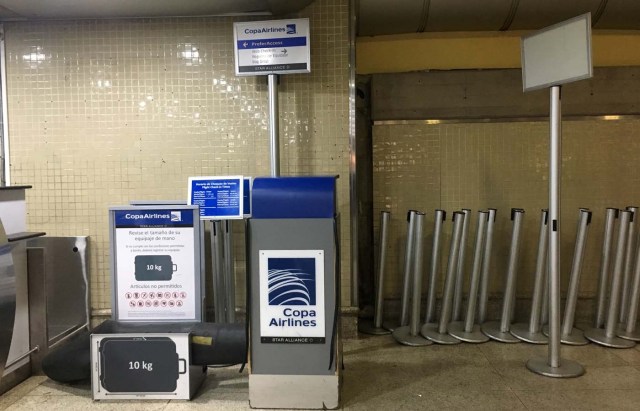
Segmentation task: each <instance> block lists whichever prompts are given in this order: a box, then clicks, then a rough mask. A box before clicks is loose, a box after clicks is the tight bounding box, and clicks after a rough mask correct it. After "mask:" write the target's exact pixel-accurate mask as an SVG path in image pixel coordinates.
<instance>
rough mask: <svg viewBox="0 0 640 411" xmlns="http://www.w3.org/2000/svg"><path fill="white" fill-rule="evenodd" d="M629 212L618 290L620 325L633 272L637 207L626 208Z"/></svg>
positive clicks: (625, 312)
mask: <svg viewBox="0 0 640 411" xmlns="http://www.w3.org/2000/svg"><path fill="white" fill-rule="evenodd" d="M627 211H630V212H631V220H630V221H629V232H628V233H627V248H626V250H625V253H624V270H623V274H622V289H621V290H620V323H621V324H624V323H625V322H626V321H627V312H628V311H629V289H630V286H631V276H632V271H633V261H634V256H635V255H634V254H635V251H636V222H635V221H636V215H637V213H638V207H627Z"/></svg>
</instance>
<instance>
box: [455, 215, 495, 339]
mask: <svg viewBox="0 0 640 411" xmlns="http://www.w3.org/2000/svg"><path fill="white" fill-rule="evenodd" d="M488 217H489V213H488V212H487V211H478V228H477V230H476V243H475V249H474V253H473V268H472V269H471V280H470V284H469V299H468V301H467V313H466V316H465V319H464V322H462V321H458V322H452V323H451V324H449V334H450V335H452V336H453V337H455V338H457V339H459V340H460V341H464V342H470V343H482V342H487V341H489V338H488V337H487V336H486V335H484V334H483V333H482V331H480V326H479V325H475V314H476V302H477V301H478V287H479V285H480V268H481V266H482V254H483V251H484V250H483V248H484V240H485V236H486V227H487V218H488Z"/></svg>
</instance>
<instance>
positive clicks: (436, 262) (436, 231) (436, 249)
mask: <svg viewBox="0 0 640 411" xmlns="http://www.w3.org/2000/svg"><path fill="white" fill-rule="evenodd" d="M446 218H447V212H446V211H444V210H436V215H435V221H434V227H433V245H432V247H431V265H430V266H429V282H428V284H427V309H426V313H425V318H424V322H425V323H432V322H435V321H436V289H437V286H438V271H439V269H440V241H441V238H442V223H443V221H445V219H446Z"/></svg>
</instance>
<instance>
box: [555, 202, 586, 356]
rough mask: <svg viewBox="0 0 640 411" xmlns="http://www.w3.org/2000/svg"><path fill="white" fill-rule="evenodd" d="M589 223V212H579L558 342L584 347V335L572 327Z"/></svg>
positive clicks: (583, 210) (584, 210) (582, 210)
mask: <svg viewBox="0 0 640 411" xmlns="http://www.w3.org/2000/svg"><path fill="white" fill-rule="evenodd" d="M590 223H591V211H589V210H586V209H581V210H580V220H579V223H578V232H577V234H576V246H575V250H574V252H573V263H572V264H571V275H570V278H569V289H568V290H567V302H566V304H565V306H564V320H563V322H562V332H561V334H560V341H561V342H562V343H564V344H569V345H586V344H589V341H588V340H587V339H586V338H584V333H583V332H582V331H581V330H579V329H577V328H574V327H573V322H574V320H575V316H576V303H577V302H578V287H579V286H580V272H581V271H582V262H583V260H584V247H585V244H586V243H587V233H588V230H589V224H590Z"/></svg>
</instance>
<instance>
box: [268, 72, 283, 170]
mask: <svg viewBox="0 0 640 411" xmlns="http://www.w3.org/2000/svg"><path fill="white" fill-rule="evenodd" d="M267 84H268V95H269V153H270V165H271V177H278V176H280V137H279V136H280V113H279V112H278V75H277V74H269V75H267Z"/></svg>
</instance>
